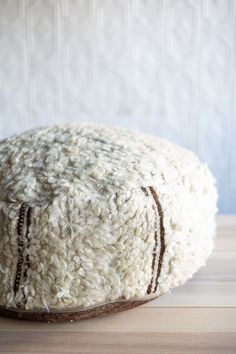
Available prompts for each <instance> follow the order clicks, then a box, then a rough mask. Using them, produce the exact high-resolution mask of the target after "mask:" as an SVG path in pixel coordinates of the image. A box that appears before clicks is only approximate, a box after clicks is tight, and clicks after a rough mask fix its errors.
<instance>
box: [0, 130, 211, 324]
mask: <svg viewBox="0 0 236 354" xmlns="http://www.w3.org/2000/svg"><path fill="white" fill-rule="evenodd" d="M0 191H1V197H0V199H1V200H0V223H1V236H0V284H1V286H0V313H2V314H6V315H9V316H17V317H19V318H28V319H39V320H49V321H50V320H52V321H59V320H73V319H83V318H88V317H92V316H96V315H100V314H101V313H106V312H117V311H120V310H124V309H127V308H131V307H134V306H137V305H139V304H142V303H144V302H146V301H150V300H152V299H154V298H156V297H157V296H159V295H161V294H163V293H164V292H166V291H168V290H169V289H171V288H173V287H175V286H178V285H180V284H182V283H184V282H185V281H186V280H187V279H189V278H191V277H192V275H193V274H194V273H195V272H196V271H197V270H198V269H199V268H200V267H201V266H203V265H205V261H206V259H207V258H208V257H209V255H210V253H211V251H212V249H213V239H214V234H215V213H216V211H217V209H216V200H217V193H216V188H215V180H214V178H213V176H212V174H211V173H210V171H209V169H208V168H207V166H206V165H205V164H202V163H200V161H199V160H198V158H197V157H196V156H195V155H194V154H193V153H192V152H190V151H187V150H185V149H183V148H180V147H178V146H176V145H174V144H172V143H169V142H167V141H165V140H162V139H157V138H155V137H153V136H148V135H144V134H139V133H134V132H130V131H128V130H125V129H121V128H117V127H105V126H102V125H96V124H92V123H81V124H68V125H62V126H53V127H46V128H38V129H34V130H31V131H28V132H26V133H24V134H21V135H19V136H12V137H10V138H8V139H5V140H3V141H2V142H0Z"/></svg>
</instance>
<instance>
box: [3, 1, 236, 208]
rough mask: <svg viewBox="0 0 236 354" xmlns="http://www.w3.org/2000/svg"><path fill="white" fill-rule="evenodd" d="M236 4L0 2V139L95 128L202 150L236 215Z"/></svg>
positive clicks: (222, 197)
mask: <svg viewBox="0 0 236 354" xmlns="http://www.w3.org/2000/svg"><path fill="white" fill-rule="evenodd" d="M235 80H236V1H234V0H218V1H216V0H0V138H3V137H6V136H8V135H11V134H13V133H18V132H21V131H23V130H25V129H29V128H32V127H35V126H39V125H45V124H48V123H50V124H52V123H59V122H65V121H81V120H93V121H98V122H103V123H115V124H120V125H123V126H125V127H129V128H133V129H136V130H140V131H144V132H148V133H153V134H155V135H159V136H163V137H166V138H168V139H170V140H172V141H174V142H176V143H179V144H181V145H183V146H185V147H187V148H190V149H192V150H194V151H195V152H197V154H198V155H199V156H200V158H201V159H202V160H203V161H205V162H207V163H208V165H209V166H210V168H211V169H212V170H213V172H214V174H215V176H216V177H217V181H218V189H219V193H220V200H219V207H220V211H221V212H226V213H231V212H232V213H233V212H236V159H235V150H236V119H235V117H236V112H235V111H236V81H235Z"/></svg>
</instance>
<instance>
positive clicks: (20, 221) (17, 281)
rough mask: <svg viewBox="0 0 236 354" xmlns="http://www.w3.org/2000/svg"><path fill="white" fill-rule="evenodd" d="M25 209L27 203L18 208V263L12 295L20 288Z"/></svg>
mask: <svg viewBox="0 0 236 354" xmlns="http://www.w3.org/2000/svg"><path fill="white" fill-rule="evenodd" d="M26 208H27V203H23V204H22V205H21V207H20V211H19V219H18V223H17V236H18V237H17V242H18V250H17V251H18V262H17V266H16V275H15V282H14V294H15V295H16V293H17V292H18V290H19V286H20V278H21V269H22V264H23V246H24V243H23V240H22V231H23V226H24V219H25V212H26Z"/></svg>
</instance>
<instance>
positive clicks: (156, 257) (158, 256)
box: [141, 186, 165, 294]
mask: <svg viewBox="0 0 236 354" xmlns="http://www.w3.org/2000/svg"><path fill="white" fill-rule="evenodd" d="M147 188H148V189H147ZM147 188H145V187H141V189H142V191H143V192H144V194H145V196H149V193H148V190H149V191H150V193H151V196H152V198H153V200H154V202H155V206H153V209H154V211H155V213H156V211H157V212H158V215H159V232H158V231H157V222H158V220H157V217H156V219H155V233H154V246H153V252H152V255H153V256H152V278H151V281H150V283H149V285H148V288H147V294H150V293H151V292H152V288H153V282H154V273H155V268H156V267H155V266H156V263H157V268H156V269H157V273H156V279H155V286H154V289H153V293H155V292H156V290H157V286H158V278H159V275H160V272H161V266H162V262H163V255H164V252H165V239H164V236H165V235H164V234H165V230H164V224H163V211H162V208H161V204H160V202H159V199H158V196H157V193H156V191H155V190H154V188H153V187H152V186H149V187H147ZM159 233H160V237H159V240H158V236H159ZM158 241H159V242H158ZM158 243H159V244H160V251H159V252H158V253H157V246H158Z"/></svg>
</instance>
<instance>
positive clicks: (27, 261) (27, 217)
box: [24, 207, 32, 297]
mask: <svg viewBox="0 0 236 354" xmlns="http://www.w3.org/2000/svg"><path fill="white" fill-rule="evenodd" d="M31 212H32V208H31V207H29V208H28V210H27V216H26V227H27V229H26V235H25V237H26V239H27V245H26V249H27V251H28V248H29V244H30V239H29V226H30V218H31ZM28 268H29V253H28V252H27V253H26V260H25V270H24V281H26V279H27V270H28ZM24 297H25V294H24Z"/></svg>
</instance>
